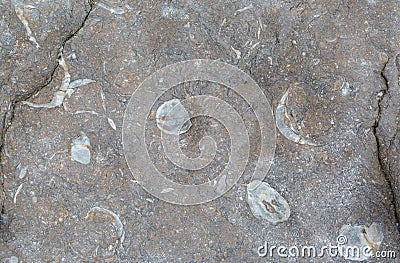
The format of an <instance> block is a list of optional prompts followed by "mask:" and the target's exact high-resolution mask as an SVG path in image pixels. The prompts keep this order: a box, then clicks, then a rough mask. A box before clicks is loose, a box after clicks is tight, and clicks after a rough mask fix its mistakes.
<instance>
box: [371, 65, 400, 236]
mask: <svg viewBox="0 0 400 263" xmlns="http://www.w3.org/2000/svg"><path fill="white" fill-rule="evenodd" d="M389 61H390V59H388V60H387V61H386V63H385V65H384V66H383V68H382V70H381V72H380V76H381V78H382V79H383V80H384V83H385V88H384V89H383V90H381V91H380V92H382V96H380V97H379V98H378V114H377V116H376V118H375V122H374V125H373V126H372V131H373V134H374V137H375V141H376V146H377V151H378V153H377V157H378V163H379V169H380V171H381V172H382V174H383V176H384V177H385V180H386V182H387V184H388V186H389V191H390V194H391V196H392V198H391V199H392V200H391V202H392V205H393V207H394V216H395V220H396V224H397V228H398V230H399V232H400V218H399V214H398V212H397V208H398V207H397V203H396V197H395V193H394V189H393V185H392V180H391V178H390V174H389V173H390V171H388V170H387V169H385V163H384V160H383V157H382V155H383V154H382V146H381V143H380V140H379V135H378V134H377V129H378V127H379V124H380V121H381V117H382V108H383V106H382V104H381V103H382V101H383V99H384V98H385V96H386V95H387V94H388V92H389V80H388V78H387V77H386V75H385V70H386V66H387V64H388V63H389Z"/></svg>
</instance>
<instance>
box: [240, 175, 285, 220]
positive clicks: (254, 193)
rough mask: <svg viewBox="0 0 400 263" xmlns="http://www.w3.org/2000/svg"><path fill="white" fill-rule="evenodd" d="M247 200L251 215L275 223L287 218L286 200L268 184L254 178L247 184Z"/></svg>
mask: <svg viewBox="0 0 400 263" xmlns="http://www.w3.org/2000/svg"><path fill="white" fill-rule="evenodd" d="M247 202H248V204H249V206H250V209H251V211H252V212H253V215H254V216H255V217H257V218H260V219H266V220H267V221H269V222H271V223H273V224H276V223H279V222H284V221H286V220H288V218H289V216H290V207H289V204H288V203H287V201H286V200H285V199H284V198H283V197H282V196H281V195H280V194H279V193H278V192H277V191H275V189H273V188H272V187H271V186H270V185H269V184H267V183H265V182H261V181H258V180H255V181H253V182H251V183H250V184H248V185H247Z"/></svg>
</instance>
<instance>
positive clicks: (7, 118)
mask: <svg viewBox="0 0 400 263" xmlns="http://www.w3.org/2000/svg"><path fill="white" fill-rule="evenodd" d="M88 4H89V10H88V12H87V13H86V15H85V17H84V19H83V21H82V23H81V25H80V26H79V28H78V29H76V30H75V31H74V32H73V33H71V34H70V35H69V36H67V37H66V38H65V39H64V40H63V42H62V43H61V45H60V47H59V50H62V49H64V47H65V45H66V44H67V43H68V41H70V40H71V39H72V38H74V37H75V36H76V35H77V34H78V33H79V31H80V30H81V29H82V28H83V27H84V26H85V24H86V21H87V19H88V18H89V16H90V14H91V12H92V10H93V7H94V0H89V1H88ZM57 56H58V53H57ZM56 59H57V58H56ZM58 67H59V64H58V63H57V65H56V66H55V67H54V68H53V70H52V71H51V73H50V76H49V77H48V78H47V79H46V83H44V84H43V85H41V86H39V87H36V88H34V89H33V90H32V91H31V92H29V93H26V94H23V95H20V96H18V97H17V98H15V99H14V100H13V101H12V102H11V106H10V108H9V110H8V111H7V113H6V114H5V115H4V117H3V127H2V132H1V144H0V188H1V189H2V193H1V194H0V204H1V206H0V230H1V229H2V226H3V225H5V224H6V223H9V221H7V220H3V219H5V218H9V216H8V215H7V211H6V208H5V200H6V196H7V195H6V192H5V189H4V173H3V160H2V154H3V150H4V144H5V137H6V134H7V131H8V129H9V127H10V126H11V125H12V122H13V119H14V112H15V107H16V105H17V104H18V103H20V102H21V101H25V100H28V99H30V98H31V97H32V96H33V95H35V94H36V93H38V92H40V91H41V90H42V89H44V88H46V87H47V86H48V85H49V84H50V83H51V82H52V81H53V79H54V74H55V72H56V70H57V68H58Z"/></svg>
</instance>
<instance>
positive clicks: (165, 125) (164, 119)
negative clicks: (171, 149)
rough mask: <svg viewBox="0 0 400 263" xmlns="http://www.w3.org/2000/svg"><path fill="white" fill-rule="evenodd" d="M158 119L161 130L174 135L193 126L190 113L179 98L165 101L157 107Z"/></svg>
mask: <svg viewBox="0 0 400 263" xmlns="http://www.w3.org/2000/svg"><path fill="white" fill-rule="evenodd" d="M156 121H157V127H158V128H159V129H160V130H161V131H163V132H165V133H167V134H172V135H179V134H182V133H185V132H187V131H188V130H189V129H190V127H191V126H192V123H191V122H190V116H189V113H188V112H187V110H186V109H185V107H184V106H183V105H182V103H181V101H180V100H178V99H172V100H169V101H166V102H164V103H163V104H162V105H161V106H160V107H159V108H158V109H157V112H156Z"/></svg>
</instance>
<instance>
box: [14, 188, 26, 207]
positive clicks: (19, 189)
mask: <svg viewBox="0 0 400 263" xmlns="http://www.w3.org/2000/svg"><path fill="white" fill-rule="evenodd" d="M23 185H24V184H20V185H19V186H18V188H17V191H15V194H14V200H13V201H14V204H16V203H17V196H18V194H19V192H21V189H22V186H23Z"/></svg>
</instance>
